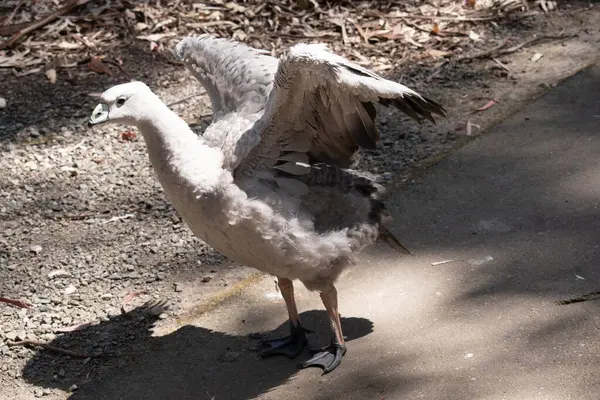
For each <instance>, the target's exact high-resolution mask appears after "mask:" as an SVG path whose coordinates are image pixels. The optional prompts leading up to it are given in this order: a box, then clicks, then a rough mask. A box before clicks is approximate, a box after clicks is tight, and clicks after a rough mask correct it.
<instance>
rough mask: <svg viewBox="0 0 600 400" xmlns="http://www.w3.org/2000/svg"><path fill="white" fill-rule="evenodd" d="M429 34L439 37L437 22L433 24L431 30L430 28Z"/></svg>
mask: <svg viewBox="0 0 600 400" xmlns="http://www.w3.org/2000/svg"><path fill="white" fill-rule="evenodd" d="M431 33H433V34H434V35H439V33H440V26H439V25H438V24H437V22H435V23H434V24H433V28H431Z"/></svg>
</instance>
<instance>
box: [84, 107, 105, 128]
mask: <svg viewBox="0 0 600 400" xmlns="http://www.w3.org/2000/svg"><path fill="white" fill-rule="evenodd" d="M106 121H108V106H107V105H106V104H104V103H100V104H98V105H97V106H96V108H94V111H93V112H92V115H90V119H89V120H88V127H92V126H94V125H98V124H101V123H102V122H106Z"/></svg>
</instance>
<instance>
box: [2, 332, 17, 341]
mask: <svg viewBox="0 0 600 400" xmlns="http://www.w3.org/2000/svg"><path fill="white" fill-rule="evenodd" d="M4 337H5V338H6V339H7V340H10V341H11V342H14V341H15V339H16V338H17V333H16V332H14V331H10V332H6V333H5V334H4Z"/></svg>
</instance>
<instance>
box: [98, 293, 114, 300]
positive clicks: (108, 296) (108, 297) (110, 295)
mask: <svg viewBox="0 0 600 400" xmlns="http://www.w3.org/2000/svg"><path fill="white" fill-rule="evenodd" d="M112 297H113V296H112V294H110V293H104V294H103V295H102V296H100V298H101V299H102V300H110V299H112Z"/></svg>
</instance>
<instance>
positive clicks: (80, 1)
mask: <svg viewBox="0 0 600 400" xmlns="http://www.w3.org/2000/svg"><path fill="white" fill-rule="evenodd" d="M90 1H91V0H73V1H72V2H71V3H69V4H67V5H66V6H64V7H62V8H61V9H59V10H57V11H56V12H53V13H52V14H50V15H48V16H47V17H45V18H42V19H40V20H38V21H35V22H33V23H32V24H31V25H28V26H27V27H26V28H23V29H21V30H20V31H19V32H17V33H16V34H15V35H14V36H13V37H12V38H10V39H9V40H7V41H5V42H3V43H0V50H2V49H5V48H10V47H13V46H14V45H15V44H16V43H17V42H18V41H19V40H21V39H22V38H23V37H25V36H27V35H28V34H29V33H31V32H33V31H35V30H37V29H40V28H41V27H43V26H45V25H47V24H49V23H50V22H52V21H54V20H55V19H56V18H58V17H60V16H62V15H64V14H66V13H68V12H69V11H71V10H72V9H74V8H75V7H79V6H82V5H84V4H86V3H89V2H90Z"/></svg>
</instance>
